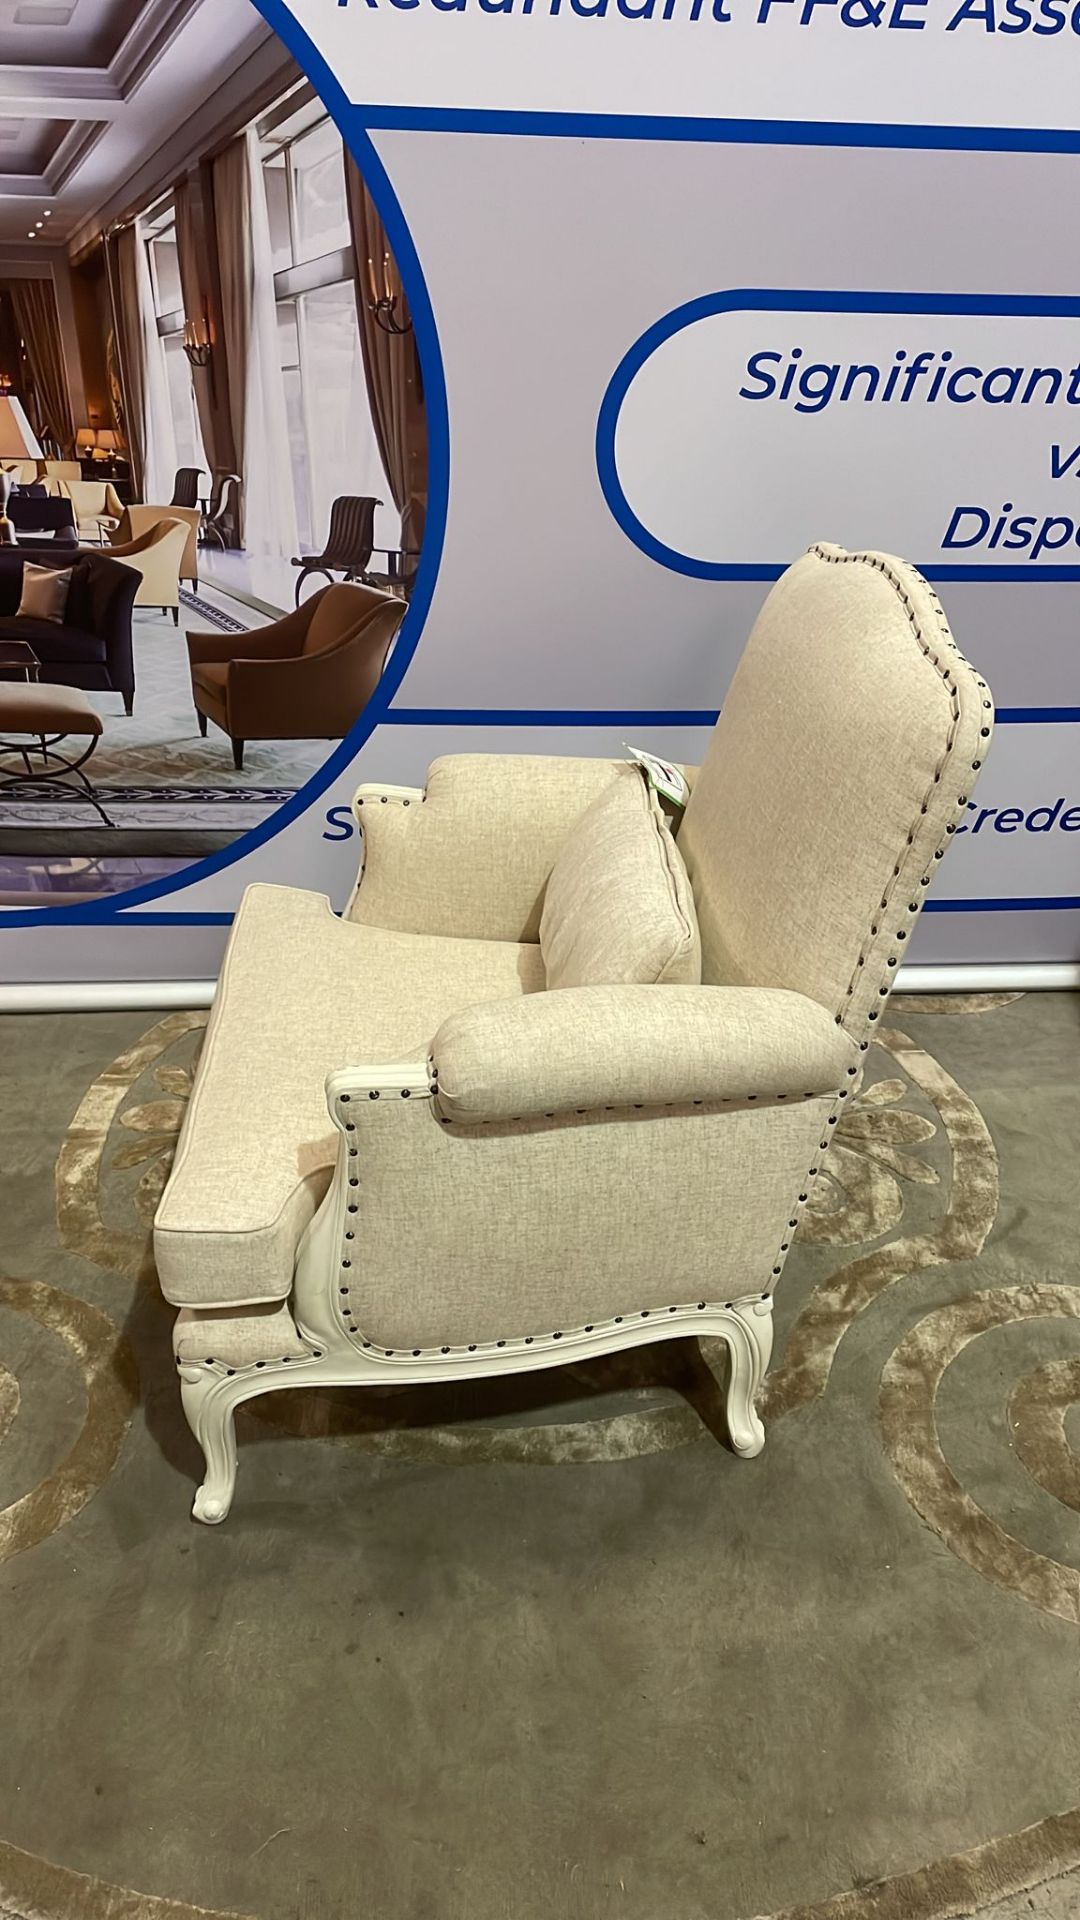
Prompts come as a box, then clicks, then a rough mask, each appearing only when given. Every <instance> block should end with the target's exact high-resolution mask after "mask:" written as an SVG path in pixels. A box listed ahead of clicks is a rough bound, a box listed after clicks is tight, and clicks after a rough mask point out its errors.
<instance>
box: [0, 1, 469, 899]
mask: <svg viewBox="0 0 1080 1920" xmlns="http://www.w3.org/2000/svg"><path fill="white" fill-rule="evenodd" d="M253 4H254V5H255V6H256V7H257V8H258V11H259V12H260V13H261V14H262V15H263V17H264V19H265V20H266V22H267V24H268V26H270V27H271V28H272V29H273V31H274V32H275V33H276V34H277V36H278V38H279V40H281V41H283V42H284V44H285V46H286V47H287V48H288V51H289V52H290V53H291V54H292V56H293V59H294V60H295V61H296V63H297V65H298V66H299V67H300V68H301V69H302V70H303V71H304V73H305V74H306V76H307V78H308V79H309V80H310V81H311V83H312V85H313V87H314V88H315V91H316V93H317V94H318V95H319V97H320V99H321V100H322V102H323V104H324V105H325V106H326V107H327V108H328V110H329V112H330V115H331V117H332V118H333V120H334V121H335V123H336V125H337V126H338V128H339V129H340V131H341V136H342V139H343V140H344V142H345V145H346V146H347V147H348V148H349V150H350V152H351V153H352V156H353V158H354V160H355V161H356V164H357V166H358V167H359V168H360V171H361V173H362V174H363V176H364V180H365V182H366V183H367V186H368V190H369V191H370V193H371V197H372V199H373V201H374V203H375V206H376V208H377V210H378V213H379V217H380V219H381V220H382V223H383V226H384V227H385V229H386V234H387V238H388V239H389V242H390V246H391V248H392V250H393V254H394V258H395V259H396V261H397V264H398V269H399V271H400V274H401V280H402V285H403V287H404V289H405V293H406V296H407V298H408V302H409V307H410V310H411V313H412V317H413V328H414V334H415V339H416V346H417V352H418V353H419V356H420V366H421V371H422V374H423V382H424V398H425V403H426V407H427V421H428V514H427V521H426V526H425V532H424V542H423V549H422V552H421V557H420V565H419V568H418V570H417V575H416V582H415V586H414V590H413V594H412V598H411V600H410V602H409V610H408V613H407V614H406V616H405V619H404V620H403V622H402V624H401V629H400V633H399V635H398V641H397V645H396V647H395V648H394V653H393V656H392V658H391V661H390V665H389V667H388V668H387V670H386V673H385V674H384V675H383V678H382V680H381V681H380V683H379V686H378V688H377V689H376V691H375V693H374V694H373V696H372V698H371V700H370V701H369V703H368V705H367V707H366V708H365V710H364V712H363V714H362V715H361V717H360V719H359V720H358V721H357V723H356V725H355V727H354V728H353V729H352V731H351V733H349V734H347V735H346V737H345V739H344V740H343V741H342V742H341V745H340V746H339V747H338V748H337V749H336V750H335V752H334V753H332V754H331V756H330V758H329V759H328V760H326V761H324V762H323V764H322V766H321V767H320V768H319V769H318V771H317V772H316V773H314V774H313V775H312V777H311V779H310V780H309V781H308V782H307V784H306V785H305V786H303V787H301V788H300V789H299V791H298V792H297V793H296V794H294V796H293V798H292V799H291V800H289V801H287V802H286V803H285V805H284V806H282V807H279V808H278V810H277V812H276V813H274V814H272V815H271V817H270V819H269V820H266V821H264V822H263V824H262V825H261V826H259V827H256V828H253V829H252V831H251V832H250V833H246V834H244V835H243V837H242V838H241V839H239V840H236V841H234V842H233V844H232V845H231V846H229V847H226V848H224V849H223V850H222V851H221V852H220V853H216V854H211V855H208V856H207V858H206V859H204V860H199V861H194V862H192V864H191V866H189V867H185V868H184V869H183V870H182V872H180V873H178V874H176V875H175V876H174V877H173V878H172V879H171V880H157V881H153V882H148V883H147V884H146V885H145V886H142V887H134V888H132V889H130V891H128V892H125V893H121V894H114V895H111V896H110V897H109V899H108V900H102V901H94V902H88V903H87V904H86V905H84V906H81V907H57V908H39V909H37V910H36V911H34V910H29V909H28V910H26V911H15V912H7V913H4V914H3V915H2V916H0V933H3V932H6V931H7V930H8V929H9V928H16V927H38V926H46V925H49V926H51V925H54V924H55V925H72V924H81V925H83V926H86V925H91V926H102V925H114V926H123V925H125V924H128V925H136V926H139V925H142V924H144V916H143V915H142V914H137V915H133V916H132V919H131V920H130V921H127V920H126V918H125V916H126V913H127V910H128V909H129V908H131V907H136V906H139V905H140V904H142V903H143V902H145V901H151V900H163V899H166V898H168V897H169V896H170V895H172V894H176V893H182V892H184V891H185V890H186V889H187V888H188V887H191V886H193V885H194V884H195V883H196V882H197V881H200V880H205V879H207V878H208V877H209V875H211V874H213V873H220V872H221V871H222V869H223V868H226V867H230V866H233V865H235V864H236V862H237V861H240V860H243V859H245V858H246V856H247V855H248V854H249V853H251V852H253V850H254V849H255V848H256V847H259V846H262V845H264V844H265V842H266V841H268V840H272V839H274V837H275V836H276V835H277V834H279V833H280V832H281V831H282V830H283V828H285V827H287V826H288V825H289V824H290V823H291V822H292V821H293V820H296V819H298V818H299V817H300V815H301V814H303V813H306V812H307V811H308V809H309V808H310V807H312V806H313V805H314V803H315V802H316V801H317V800H318V799H319V796H320V795H321V794H323V793H325V791H326V789H327V788H328V787H329V786H331V785H332V783H333V782H334V781H335V780H336V779H337V777H338V775H339V774H341V773H343V772H344V770H345V769H346V767H348V765H349V764H350V762H351V761H353V760H354V759H355V758H356V755H357V754H358V753H359V752H360V749H361V748H362V747H363V746H364V744H365V743H366V741H367V740H369V739H370V737H371V735H372V733H373V732H374V731H375V728H376V727H377V726H378V725H379V723H380V721H381V720H382V718H383V716H384V714H385V713H386V711H387V708H388V707H389V706H390V703H391V701H392V700H393V697H394V695H395V693H396V692H397V690H398V688H399V687H400V685H401V682H402V680H403V679H404V676H405V674H406V672H407V670H408V667H409V664H410V662H411V660H412V658H413V655H414V654H415V652H416V647H417V642H418V641H419V638H420V635H421V633H422V631H423V628H424V623H425V620H426V619H427V613H428V608H429V607H430V605H431V597H432V594H433V592H434V588H435V580H436V578H437V575H438V571H439V562H440V559H441V557H442V549H443V541H444V539H445V535H446V514H447V504H448V500H449V494H450V421H449V410H448V406H447V397H446V376H445V372H444V368H443V360H442V350H441V348H440V346H439V337H438V333H437V331H436V327H435V316H434V313H433V311H432V306H431V299H430V296H429V294H428V290H427V283H426V281H425V279H424V273H423V268H422V267H421V265H420V260H419V257H418V255H417V252H416V248H415V246H414V245H413V241H412V236H411V234H410V232H409V229H408V225H407V223H406V220H405V215H404V213H403V212H402V209H401V206H400V203H399V201H398V198H397V195H396V194H395V192H394V189H393V187H392V186H391V184H390V180H389V178H388V176H387V173H386V169H385V168H384V166H383V164H382V161H381V160H380V159H379V156H378V154H377V153H376V151H375V149H374V147H373V146H372V144H371V141H370V139H369V138H368V135H367V132H366V130H365V127H364V123H363V116H362V113H361V111H360V110H359V109H358V108H356V107H354V106H353V105H352V104H351V102H350V101H349V99H348V98H347V96H346V94H345V91H344V89H343V87H342V86H341V83H340V81H338V80H337V79H336V78H335V76H334V74H333V72H332V71H331V69H330V67H328V66H327V64H326V61H325V60H324V59H323V57H322V55H321V53H320V52H319V51H318V49H317V47H316V46H315V44H314V42H313V41H312V40H311V38H310V36H309V35H308V33H307V32H306V30H305V29H304V28H303V27H301V26H300V25H299V23H298V22H297V21H296V19H295V18H294V16H293V14H292V12H291V11H290V9H289V7H288V6H287V4H286V3H285V0H253ZM217 919H218V916H214V924H217ZM206 923H207V916H206V914H205V913H196V912H194V911H193V912H191V913H184V912H183V911H182V910H180V909H178V910H177V912H176V913H175V914H171V915H170V916H169V924H170V925H177V926H183V925H193V926H201V925H205V924H206Z"/></svg>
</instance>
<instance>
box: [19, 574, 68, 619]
mask: <svg viewBox="0 0 1080 1920" xmlns="http://www.w3.org/2000/svg"><path fill="white" fill-rule="evenodd" d="M71 573H72V569H71V568H70V567H67V568H65V569H64V570H63V571H62V572H57V571H56V569H55V568H54V567H35V566H33V565H32V564H31V562H30V561H29V560H24V562H23V583H22V599H21V600H20V601H19V614H18V617H19V618H20V619H23V618H25V619H29V620H51V621H52V622H53V623H54V625H56V626H58V627H62V626H63V624H64V615H65V614H66V612H67V603H68V589H69V588H70V586H71Z"/></svg>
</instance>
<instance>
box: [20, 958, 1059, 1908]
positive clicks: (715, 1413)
mask: <svg viewBox="0 0 1080 1920" xmlns="http://www.w3.org/2000/svg"><path fill="white" fill-rule="evenodd" d="M945 1004H946V1003H943V1002H937V1001H935V1002H926V1001H924V1002H915V1001H911V1000H905V999H902V998H898V999H897V1000H895V1001H894V1002H893V1004H892V1006H891V1008H890V1015H889V1018H890V1026H889V1029H888V1031H886V1032H883V1033H882V1035H881V1044H880V1045H879V1046H878V1047H877V1048H875V1050H874V1052H873V1054H872V1056H871V1065H870V1072H869V1075H868V1084H867V1086H866V1088H865V1090H864V1092H863V1094H862V1096H861V1097H860V1099H859V1101H858V1102H857V1104H856V1105H855V1106H854V1108H853V1109H852V1111H851V1112H850V1113H849V1114H848V1115H847V1116H846V1118H845V1120H844V1122H843V1125H842V1127H841V1128H839V1129H838V1140H837V1144H836V1147H835V1149H834V1151H833V1153H832V1155H831V1156H830V1165H829V1178H828V1180H827V1182H826V1183H825V1185H824V1187H823V1189H822V1191H821V1193H820V1195H819V1205H818V1208H817V1211H816V1212H815V1214H814V1215H813V1217H812V1225H811V1227H810V1231H809V1233H808V1235H807V1238H806V1241H805V1243H804V1244H803V1245H802V1246H801V1247H800V1248H799V1249H798V1250H797V1251H798V1257H797V1259H794V1260H793V1262H792V1264H791V1266H790V1267H789V1269H788V1273H787V1274H786V1276H785V1280H784V1284H783V1287H782V1290H781V1295H780V1300H779V1309H780V1311H779V1322H780V1324H779V1329H778V1332H779V1340H778V1353H777V1360H776V1363H775V1366H774V1369H773V1372H772V1375H771V1377H770V1379H769V1382H768V1383H767V1387H766V1407H765V1412H766V1419H767V1425H768V1428H769V1439H768V1443H767V1446H766V1449H765V1453H764V1454H763V1456H762V1457H761V1459H760V1460H759V1461H757V1462H753V1463H742V1462H739V1461H737V1460H736V1459H735V1458H734V1457H733V1456H732V1454H731V1453H730V1452H729V1451H728V1450H727V1448H726V1446H725V1445H724V1442H723V1438H722V1435H723V1420H722V1415H721V1413H720V1408H719V1399H718V1394H717V1390H716V1387H715V1384H714V1382H713V1379H712V1376H711V1374H710V1372H709V1370H708V1368H707V1366H706V1365H705V1364H704V1362H703V1360H702V1359H701V1357H700V1356H698V1355H697V1354H696V1351H695V1350H694V1349H692V1348H691V1347H690V1345H689V1344H688V1343H684V1344H683V1345H682V1346H675V1345H672V1346H671V1347H670V1348H656V1349H654V1350H652V1352H651V1353H645V1354H640V1353H639V1354H638V1355H636V1356H634V1357H633V1358H632V1359H630V1360H625V1359H624V1360H620V1361H618V1362H605V1363H603V1364H597V1365H591V1366H588V1367H581V1368H575V1369H567V1370H566V1371H565V1372H564V1373H562V1374H549V1375H545V1376H539V1377H534V1378H533V1379H531V1380H529V1381H528V1382H526V1383H524V1384H522V1383H521V1382H514V1381H512V1380H511V1381H503V1382H498V1383H488V1384H487V1385H485V1386H481V1387H474V1388H472V1389H465V1388H454V1389H452V1390H447V1391H445V1392H441V1393H434V1392H433V1393H430V1394H428V1395H418V1394H416V1393H415V1392H412V1391H407V1392H401V1391H398V1392H393V1393H384V1394H374V1393H368V1394H362V1393H359V1392H355V1391H354V1392H351V1393H349V1392H339V1393H325V1394H322V1395H300V1394H297V1395H295V1396H289V1395H284V1394H282V1395H277V1396H274V1397H272V1398H271V1399H269V1400H267V1401H265V1402H263V1403H256V1404H255V1406H254V1407H253V1408H252V1409H250V1410H249V1411H248V1413H247V1415H246V1417H243V1416H242V1418H241V1421H240V1433H241V1473H240V1483H239V1489H238V1493H237V1500H236V1505H235V1508H234V1510H233V1514H232V1517H231V1519H230V1520H229V1521H228V1523H227V1524H226V1526H225V1527H224V1528H222V1529H220V1530H218V1531H209V1530H205V1529H200V1528H198V1527H195V1526H193V1525H192V1524H191V1522H190V1521H189V1519H188V1510H189V1506H190V1500H191V1494H192V1490H193V1483H194V1477H195V1472H196V1455H195V1451H194V1448H193V1445H192V1442H191V1440H190V1437H189V1436H188V1434H187V1430H186V1428H185V1426H184V1424H183V1422H182V1419H181V1417H180V1412H179V1407H178V1404H177V1396H176V1386H175V1378H174V1374H173V1369H172V1366H171V1360H170V1353H169V1338H168V1336H169V1318H170V1316H169V1312H168V1310H167V1309H166V1308H165V1307H164V1305H163V1304H162V1303H161V1302H160V1300H159V1298H158V1297H157V1294H156V1291H155V1286H154V1280H153V1272H152V1266H151V1262H150V1258H149V1223H150V1219H151V1217H152V1213H153V1209H154V1206H155V1204H156V1199H157V1195H158V1194H159V1192H160V1189H161V1185H162V1182H163V1180H164V1178H165V1174H166V1170H167V1166H168V1161H169V1156H170V1154H171V1151H172V1148H173V1143H174V1140H175V1134H176V1129H177V1127H178V1125H179V1122H180V1119H181V1116H182V1113H183V1108H184V1102H185V1100H186V1098H187V1095H188V1092H189V1089H190V1072H191V1067H192V1064H193V1061H194V1059H195V1056H196V1050H197V1047H198V1045H199V1043H200V1041H201V1037H202V1032H203V1028H204V1021H205V1016H204V1015H201V1014H172V1015H170V1016H168V1017H167V1018H165V1019H163V1020H161V1021H160V1022H159V1023H157V1024H155V1025H153V1026H149V1027H148V1021H147V1017H146V1016H145V1015H144V1016H134V1015H112V1014H110V1015H97V1016H85V1017H80V1018H78V1019H74V1018H41V1019H27V1018H23V1019H13V1018H8V1019H5V1020H2V1021H0V1062H2V1063H3V1066H2V1071H3V1074H4V1088H3V1093H4V1097H3V1100H2V1101H0V1129H2V1131H0V1168H2V1170H3V1171H2V1174H0V1725H2V1735H0V1915H2V1916H4V1917H5V1920H7V1917H8V1916H14V1917H15V1920H196V1916H198V1915H199V1914H200V1913H203V1912H206V1913H209V1914H210V1915H211V1916H215V1917H216V1920H222V1916H236V1915H242V1916H250V1917H251V1920H361V1917H363V1920H366V1917H367V1916H371V1917H372V1920H534V1917H535V1920H549V1917H550V1916H558V1917H559V1920H562V1916H568V1920H751V1917H752V1916H760V1915H768V1916H778V1915H780V1914H785V1915H787V1916H788V1920H947V1916H951V1915H960V1914H970V1913H976V1912H978V1913H982V1914H985V1915H987V1916H989V1915H991V1914H993V1915H994V1916H995V1920H1020V1916H1025V1920H1027V1916H1031V1915H1040V1914H1041V1915H1046V1916H1051V1915H1052V1916H1054V1920H1065V1917H1066V1916H1067V1915H1072V1914H1075V1913H1076V1912H1078V1911H1080V1875H1077V1871H1076V1870H1077V1869H1078V1868H1080V1715H1078V1708H1080V1404H1078V1403H1080V1276H1078V1269H1077V1255H1076V1248H1077V1244H1078V1240H1080V1189H1078V1183H1077V1180H1076V1168H1077V1164H1078V1159H1080V997H1076V996H1066V995H1060V996H1046V995H1043V996H1039V995H1031V996H1028V997H1027V998H1025V999H1015V998H1005V997H1003V998H999V999H996V1000H991V999H989V998H987V999H981V1000H975V1001H972V1000H968V1001H964V1002H961V1003H959V1004H958V1003H951V1005H950V1010H948V1011H941V1010H940V1009H941V1007H942V1006H943V1005H945ZM999 1163H1000V1165H999ZM672 1258H673V1260H674V1261H676V1262H677V1259H678V1234H677V1223H676V1222H673V1223H672ZM1047 1883H1053V1884H1047ZM995 1903H999V1904H995ZM1001 1903H1003V1904H1001Z"/></svg>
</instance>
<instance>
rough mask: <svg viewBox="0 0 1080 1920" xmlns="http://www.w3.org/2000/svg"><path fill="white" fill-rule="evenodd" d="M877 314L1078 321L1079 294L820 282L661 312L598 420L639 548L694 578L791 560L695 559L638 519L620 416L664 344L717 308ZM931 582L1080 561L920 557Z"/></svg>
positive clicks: (1050, 575) (1020, 577) (617, 510)
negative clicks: (895, 289)
mask: <svg viewBox="0 0 1080 1920" xmlns="http://www.w3.org/2000/svg"><path fill="white" fill-rule="evenodd" d="M747 312H761V313H876V314H882V313H883V314H944V315H952V316H961V317H970V316H972V315H975V316H977V317H983V318H985V317H995V318H1006V319H1008V318H1010V317H1015V318H1020V319H1031V318H1035V319H1041V320H1076V319H1080V298H1078V297H1077V296H1075V295H1065V294H1061V295H1058V294H1020V293H1001V294H981V293H978V294H970V293H955V294H944V293H845V292H838V291H835V290H834V291H831V292H828V291H823V290H820V289H814V288H810V289H807V288H793V289H786V288H779V287H734V288H730V289H728V290H727V291H726V292H723V293H706V294H701V295H700V296H699V297H698V298H697V299H695V300H688V301H686V302H685V303H684V305H682V306H681V307H673V308H672V309H671V311H670V312H669V313H666V314H663V315H661V317H660V319H659V320H656V321H654V323H653V325H652V326H651V327H648V328H647V329H646V331H645V332H644V333H643V334H641V335H639V337H638V339H636V340H635V341H634V344H633V346H632V347H630V349H629V351H628V352H627V353H625V354H624V355H623V358H622V359H621V360H620V362H619V364H618V366H617V367H616V369H615V372H614V373H613V374H612V377H611V380H610V382H609V383H608V388H607V391H606V393H605V394H604V398H603V401H602V402H601V406H600V413H599V416H598V418H597V423H596V470H597V474H598V475H599V479H600V488H601V491H602V493H603V495H604V499H605V500H606V502H607V505H608V508H609V510H610V512H611V514H612V516H613V518H614V519H615V520H616V522H617V523H618V525H619V526H620V527H621V528H622V531H623V532H624V533H625V535H626V537H627V539H628V540H631V541H632V542H633V544H634V546H636V547H638V548H639V549H640V551H641V552H642V553H644V554H646V555H647V556H648V558H649V559H650V560H655V561H656V562H657V564H658V565H659V566H662V567H667V568H668V569H669V570H670V571H671V572H672V573H682V574H687V575H689V576H690V577H691V578H692V579H695V580H779V578H780V575H781V574H782V573H784V572H785V571H786V569H787V567H788V566H789V565H790V561H788V560H784V561H777V562H768V563H766V562H761V563H752V564H747V565H740V564H738V563H735V562H724V561H718V560H695V559H693V558H692V556H691V555H689V554H685V553H679V552H678V551H677V550H676V548H674V547H668V546H665V544H664V542H663V541H662V540H657V539H656V537H655V535H654V534H651V533H650V532H649V530H648V528H647V527H646V526H644V525H643V523H642V522H641V521H640V520H639V519H638V517H637V515H636V514H635V512H634V510H633V508H632V507H631V505H630V502H629V501H628V499H627V497H626V494H625V493H624V491H623V486H622V481H621V480H620V478H619V470H618V464H617V462H616V458H615V435H616V432H617V430H618V424H619V414H620V411H621V409H622V404H623V401H624V400H625V398H626V395H627V393H628V391H629V389H630V385H631V382H632V381H633V379H634V378H635V376H636V374H637V373H639V372H640V370H641V368H642V367H643V366H644V365H645V362H646V361H647V360H648V359H649V358H650V357H651V355H652V354H654V353H655V352H656V350H657V348H658V347H661V346H663V345H664V343H665V341H667V340H670V339H671V338H672V337H673V335H675V334H676V333H681V332H682V331H683V330H684V328H686V327H691V326H693V325H694V323H695V322H696V321H698V320H707V319H711V318H712V317H713V316H714V315H716V314H718V313H747ZM916 565H917V566H918V567H919V570H920V572H921V573H924V574H925V575H926V578H927V579H928V580H932V581H934V582H939V581H940V582H944V583H946V584H947V583H948V582H949V581H957V580H969V581H994V580H999V581H1002V582H1005V583H1011V584H1013V585H1016V584H1018V583H1021V582H1023V581H1026V580H1031V581H1048V580H1049V581H1057V582H1058V583H1059V584H1060V583H1061V582H1063V581H1074V582H1076V581H1080V566H1056V565H1054V564H1053V563H1049V564H1046V565H1044V564H1042V563H1041V562H1036V563H1034V564H1032V563H1031V562H1029V563H1028V564H1027V565H1026V566H1009V565H1004V566H985V565H984V566H974V565H964V564H963V563H959V562H958V563H953V564H946V565H941V564H939V563H934V562H930V563H926V564H924V563H923V562H922V561H916Z"/></svg>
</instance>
